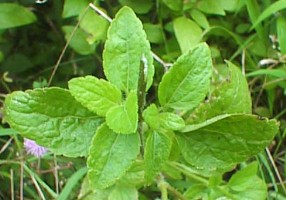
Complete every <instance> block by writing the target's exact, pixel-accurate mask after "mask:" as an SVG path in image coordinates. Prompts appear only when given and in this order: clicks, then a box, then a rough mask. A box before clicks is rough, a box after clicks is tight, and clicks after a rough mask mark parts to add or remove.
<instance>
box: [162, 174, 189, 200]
mask: <svg viewBox="0 0 286 200" xmlns="http://www.w3.org/2000/svg"><path fill="white" fill-rule="evenodd" d="M157 184H158V187H159V189H160V191H161V199H162V200H168V190H169V191H170V192H171V193H172V194H173V195H174V196H176V197H177V198H178V199H180V200H187V199H186V197H184V195H183V194H181V193H180V192H178V191H177V190H176V189H175V188H173V187H172V186H171V185H170V184H169V183H168V182H166V181H165V178H164V176H163V174H160V175H159V176H158V177H157Z"/></svg>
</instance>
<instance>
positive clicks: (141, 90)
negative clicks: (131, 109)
mask: <svg viewBox="0 0 286 200" xmlns="http://www.w3.org/2000/svg"><path fill="white" fill-rule="evenodd" d="M144 64H145V63H144V62H143V61H141V63H140V68H139V78H138V88H137V97H138V128H137V132H138V134H139V137H140V142H141V147H140V152H141V155H142V157H144V139H143V110H144V106H145V89H146V81H145V74H144V67H145V66H144Z"/></svg>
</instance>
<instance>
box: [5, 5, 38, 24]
mask: <svg viewBox="0 0 286 200" xmlns="http://www.w3.org/2000/svg"><path fill="white" fill-rule="evenodd" d="M36 20H37V18H36V15H34V13H32V12H31V11H29V10H28V9H27V8H25V7H23V6H20V5H18V4H16V3H0V29H7V28H14V27H17V26H23V25H26V24H30V23H33V22H34V21H36Z"/></svg>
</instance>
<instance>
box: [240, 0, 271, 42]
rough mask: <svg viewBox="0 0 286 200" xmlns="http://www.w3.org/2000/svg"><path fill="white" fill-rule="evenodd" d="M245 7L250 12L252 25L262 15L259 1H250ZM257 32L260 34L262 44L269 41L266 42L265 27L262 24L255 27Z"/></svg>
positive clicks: (246, 2)
mask: <svg viewBox="0 0 286 200" xmlns="http://www.w3.org/2000/svg"><path fill="white" fill-rule="evenodd" d="M245 5H246V8H247V11H248V15H249V18H250V20H251V22H252V24H254V23H255V21H257V19H258V17H259V14H260V13H261V10H260V6H259V3H258V2H257V0H248V1H245ZM252 27H253V26H252ZM251 29H252V28H251ZM255 30H256V32H257V34H258V37H259V40H260V42H262V43H264V44H265V43H266V42H267V41H266V40H265V39H266V34H265V30H264V27H263V26H262V25H261V24H257V26H256V27H255Z"/></svg>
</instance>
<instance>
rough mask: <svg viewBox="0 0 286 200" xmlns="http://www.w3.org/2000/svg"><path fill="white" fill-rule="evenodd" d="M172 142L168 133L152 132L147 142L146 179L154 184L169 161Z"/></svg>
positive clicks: (145, 156) (145, 155) (145, 157)
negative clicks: (154, 180)
mask: <svg viewBox="0 0 286 200" xmlns="http://www.w3.org/2000/svg"><path fill="white" fill-rule="evenodd" d="M171 146H172V140H171V138H170V136H169V135H168V133H160V132H157V131H151V132H150V134H149V136H148V138H147V142H146V147H145V154H144V160H145V165H146V170H145V177H146V180H147V182H149V183H150V182H152V181H153V179H154V178H155V176H156V175H157V174H158V173H159V172H160V170H161V169H162V167H163V165H164V164H165V162H166V161H167V160H168V157H169V154H170V151H171Z"/></svg>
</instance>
